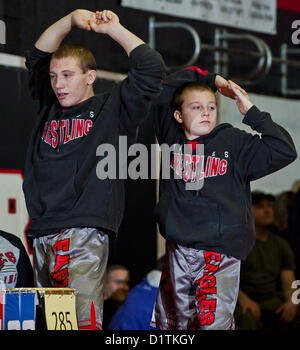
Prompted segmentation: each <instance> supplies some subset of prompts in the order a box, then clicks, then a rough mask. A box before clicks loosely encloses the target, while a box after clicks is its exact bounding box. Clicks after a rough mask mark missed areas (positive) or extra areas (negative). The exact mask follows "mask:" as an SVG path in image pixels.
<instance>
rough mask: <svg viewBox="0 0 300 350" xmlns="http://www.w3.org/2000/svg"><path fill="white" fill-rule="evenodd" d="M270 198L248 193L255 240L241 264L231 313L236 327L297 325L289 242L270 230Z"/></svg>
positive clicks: (299, 323)
mask: <svg viewBox="0 0 300 350" xmlns="http://www.w3.org/2000/svg"><path fill="white" fill-rule="evenodd" d="M274 201H275V197H274V196H272V195H268V194H264V193H253V194H252V211H253V215H254V220H255V232H256V243H255V245H254V247H253V249H252V251H251V252H250V254H249V255H248V257H247V259H246V260H245V261H243V262H242V265H241V276H240V277H241V278H240V291H239V296H238V306H237V308H236V313H235V317H236V324H237V329H239V330H258V329H261V328H274V327H275V328H279V327H280V328H281V327H290V328H294V329H300V312H299V307H298V306H297V305H296V304H294V303H293V301H292V294H293V293H294V291H295V290H294V289H292V288H291V286H292V282H293V281H294V280H295V274H294V269H295V265H294V255H293V252H292V250H291V248H290V246H289V244H288V243H287V242H286V241H285V240H284V239H283V238H281V237H280V236H279V235H277V234H274V233H273V232H272V227H273V224H274V210H273V203H274Z"/></svg>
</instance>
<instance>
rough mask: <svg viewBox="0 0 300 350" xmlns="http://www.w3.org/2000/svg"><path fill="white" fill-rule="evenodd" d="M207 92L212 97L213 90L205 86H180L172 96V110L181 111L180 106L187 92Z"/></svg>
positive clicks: (190, 84)
mask: <svg viewBox="0 0 300 350" xmlns="http://www.w3.org/2000/svg"><path fill="white" fill-rule="evenodd" d="M195 90H196V91H209V92H211V93H212V94H213V95H214V92H213V90H212V89H211V88H210V87H209V86H208V85H206V84H204V83H201V82H192V83H186V84H183V85H182V86H180V87H179V88H178V89H177V90H176V91H175V93H174V96H173V108H174V110H178V111H181V106H182V104H183V102H184V95H185V94H186V93H187V92H189V91H195Z"/></svg>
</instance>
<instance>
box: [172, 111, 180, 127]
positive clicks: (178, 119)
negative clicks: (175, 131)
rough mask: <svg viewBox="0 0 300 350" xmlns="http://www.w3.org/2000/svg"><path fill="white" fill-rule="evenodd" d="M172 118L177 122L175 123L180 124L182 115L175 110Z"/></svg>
mask: <svg viewBox="0 0 300 350" xmlns="http://www.w3.org/2000/svg"><path fill="white" fill-rule="evenodd" d="M173 116H174V118H175V120H176V121H177V123H179V124H182V115H181V112H180V111H179V110H178V109H176V110H175V111H174V113H173Z"/></svg>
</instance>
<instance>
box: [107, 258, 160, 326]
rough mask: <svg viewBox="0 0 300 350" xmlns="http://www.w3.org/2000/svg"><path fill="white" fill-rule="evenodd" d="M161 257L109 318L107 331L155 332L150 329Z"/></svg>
mask: <svg viewBox="0 0 300 350" xmlns="http://www.w3.org/2000/svg"><path fill="white" fill-rule="evenodd" d="M163 259H164V256H162V257H161V258H160V259H159V260H158V261H157V264H156V267H155V269H154V270H152V271H150V272H148V274H147V275H146V276H145V277H144V278H143V280H142V281H141V282H140V283H139V284H137V285H136V286H135V287H134V288H133V289H132V290H131V291H130V292H129V294H128V297H127V298H126V300H125V302H124V303H123V304H122V305H121V306H120V307H119V309H118V310H117V312H116V313H115V314H114V315H113V317H112V318H111V322H110V324H109V327H108V329H109V330H152V331H153V330H155V328H153V327H150V322H151V318H152V312H153V308H154V304H155V300H156V294H157V290H158V286H159V282H160V277H161V272H162V267H163Z"/></svg>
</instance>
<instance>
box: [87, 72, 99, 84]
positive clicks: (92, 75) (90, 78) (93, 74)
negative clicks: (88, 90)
mask: <svg viewBox="0 0 300 350" xmlns="http://www.w3.org/2000/svg"><path fill="white" fill-rule="evenodd" d="M96 77H97V72H96V71H95V70H94V69H91V70H89V71H88V76H87V84H88V85H93V84H94V81H95V80H96Z"/></svg>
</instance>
